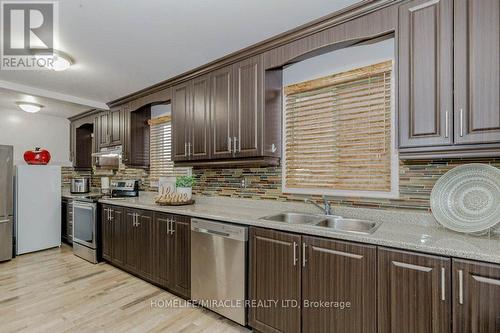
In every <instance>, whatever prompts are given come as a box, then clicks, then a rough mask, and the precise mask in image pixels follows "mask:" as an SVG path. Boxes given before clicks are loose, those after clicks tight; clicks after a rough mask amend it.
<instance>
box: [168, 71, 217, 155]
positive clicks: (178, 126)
mask: <svg viewBox="0 0 500 333" xmlns="http://www.w3.org/2000/svg"><path fill="white" fill-rule="evenodd" d="M172 110H175V111H173V112H172V124H173V126H172V138H173V150H172V159H173V160H174V161H189V160H204V159H208V157H209V155H210V153H209V151H210V150H209V149H210V141H209V134H210V133H209V131H210V127H209V124H210V113H209V112H210V76H209V75H204V76H200V77H198V78H195V79H193V80H191V81H188V82H185V83H182V84H180V85H178V86H175V87H174V88H173V91H172Z"/></svg>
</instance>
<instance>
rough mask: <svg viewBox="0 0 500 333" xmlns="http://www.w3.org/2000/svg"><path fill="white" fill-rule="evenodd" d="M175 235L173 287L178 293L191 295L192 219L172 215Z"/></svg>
mask: <svg viewBox="0 0 500 333" xmlns="http://www.w3.org/2000/svg"><path fill="white" fill-rule="evenodd" d="M172 219H173V222H172V228H173V230H172V234H173V236H174V260H173V262H174V266H173V267H174V279H173V283H174V285H173V287H172V289H173V290H175V291H176V292H177V293H178V294H180V295H182V296H184V297H186V298H189V297H190V296H191V219H190V218H189V217H186V216H180V215H172Z"/></svg>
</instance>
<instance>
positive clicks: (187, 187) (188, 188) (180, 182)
mask: <svg viewBox="0 0 500 333" xmlns="http://www.w3.org/2000/svg"><path fill="white" fill-rule="evenodd" d="M194 184H195V180H194V177H193V176H182V177H177V181H176V182H175V186H176V187H177V193H182V194H186V196H187V200H191V198H192V196H193V185H194Z"/></svg>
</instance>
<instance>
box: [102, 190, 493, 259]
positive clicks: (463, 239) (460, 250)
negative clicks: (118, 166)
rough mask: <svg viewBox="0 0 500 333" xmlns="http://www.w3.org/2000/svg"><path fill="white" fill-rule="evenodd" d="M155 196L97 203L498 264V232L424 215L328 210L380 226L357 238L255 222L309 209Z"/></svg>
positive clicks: (265, 202) (315, 228)
mask: <svg viewBox="0 0 500 333" xmlns="http://www.w3.org/2000/svg"><path fill="white" fill-rule="evenodd" d="M154 196H155V193H153V192H141V194H140V196H139V197H137V198H127V199H101V200H100V202H101V203H106V204H112V205H117V206H125V207H131V208H140V209H146V210H153V211H159V212H166V213H173V214H180V215H187V216H191V217H198V218H204V219H210V220H217V221H223V222H230V223H237V224H243V225H249V226H257V227H264V228H271V229H276V230H285V231H291V232H296V233H301V234H307V235H314V236H321V237H327V238H333V239H341V240H348V241H354V242H361V243H366V244H373V245H379V246H387V247H393V248H399V249H406V250H412V251H419V252H425V253H430V254H436V255H443V256H449V257H456V258H464V259H473V260H480V261H486V262H491V263H498V264H500V234H499V233H498V231H496V232H491V233H489V234H488V235H484V236H470V235H463V234H459V233H456V232H453V231H449V230H447V229H444V228H443V227H441V226H440V225H438V224H437V222H436V221H435V219H434V218H433V216H432V214H430V213H426V212H415V211H409V210H408V211H406V210H379V209H364V208H353V207H333V213H334V214H335V215H341V216H344V217H351V218H365V219H370V220H373V221H377V222H382V224H381V226H380V227H379V228H378V229H377V230H376V231H375V232H374V233H373V234H371V235H362V234H351V233H342V232H338V231H333V230H331V229H327V228H324V227H318V226H311V225H297V224H287V223H282V222H270V221H264V220H262V219H260V218H261V217H265V216H268V215H271V214H276V213H280V212H284V211H299V212H311V213H321V211H320V210H319V209H318V208H316V207H314V206H313V205H311V204H305V203H290V202H277V201H270V200H249V199H233V198H225V197H203V196H201V197H200V196H197V197H195V200H196V203H195V204H194V205H190V206H167V207H165V206H158V205H156V204H155V203H154V201H153V198H154Z"/></svg>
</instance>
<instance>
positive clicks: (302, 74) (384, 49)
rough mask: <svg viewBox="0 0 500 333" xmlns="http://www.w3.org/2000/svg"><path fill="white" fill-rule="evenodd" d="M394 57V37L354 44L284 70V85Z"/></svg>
mask: <svg viewBox="0 0 500 333" xmlns="http://www.w3.org/2000/svg"><path fill="white" fill-rule="evenodd" d="M391 59H394V39H393V38H391V39H388V40H384V41H381V42H378V43H375V44H371V45H362V46H353V47H348V48H345V49H340V50H336V51H333V52H329V53H326V54H323V55H320V56H316V57H314V58H311V59H307V60H304V61H300V62H298V63H296V64H293V65H290V66H288V67H286V68H285V69H284V70H283V86H287V85H290V84H293V83H298V82H302V81H308V80H312V79H316V78H320V77H323V76H327V75H331V74H335V73H340V72H344V71H348V70H351V69H354V68H358V67H363V66H368V65H372V64H376V63H379V62H383V61H386V60H391Z"/></svg>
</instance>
